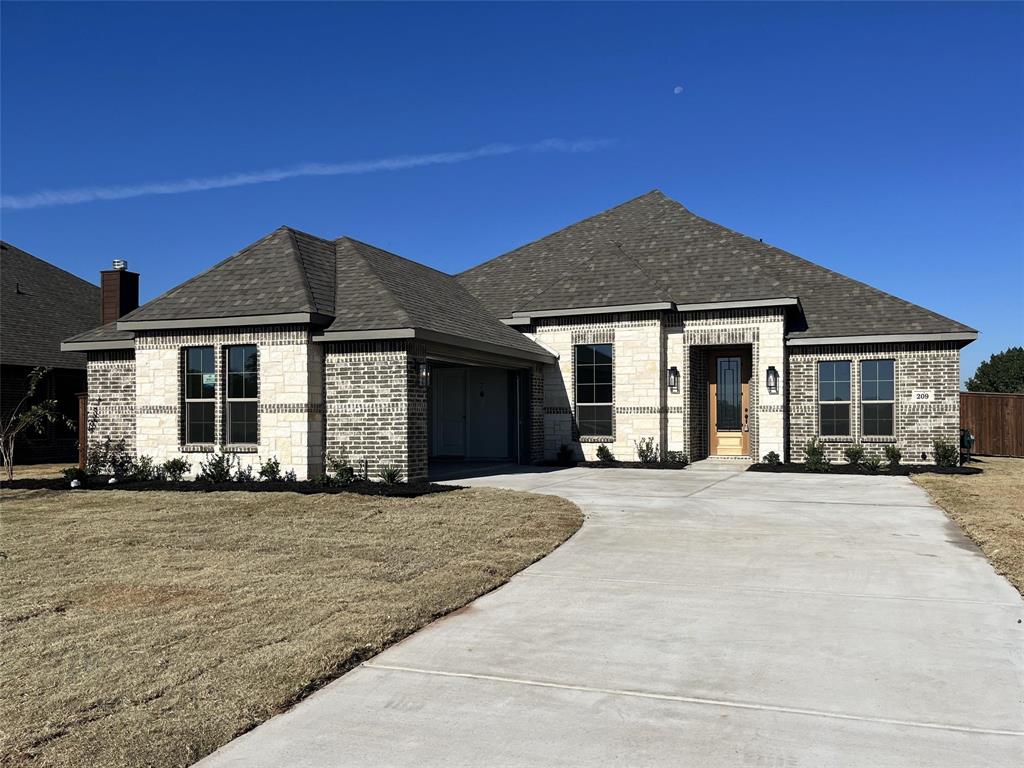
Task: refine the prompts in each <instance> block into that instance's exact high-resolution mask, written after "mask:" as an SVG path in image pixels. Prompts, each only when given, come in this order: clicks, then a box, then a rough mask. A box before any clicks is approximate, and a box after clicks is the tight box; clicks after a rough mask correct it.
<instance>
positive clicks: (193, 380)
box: [182, 347, 217, 445]
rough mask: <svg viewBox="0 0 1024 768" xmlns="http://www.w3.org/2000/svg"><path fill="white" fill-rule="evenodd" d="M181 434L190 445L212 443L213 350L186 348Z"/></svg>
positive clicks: (215, 380) (213, 407)
mask: <svg viewBox="0 0 1024 768" xmlns="http://www.w3.org/2000/svg"><path fill="white" fill-rule="evenodd" d="M184 357H185V365H184V377H185V413H184V414H183V420H184V425H183V427H184V428H183V430H182V432H183V434H184V437H185V442H186V443H188V444H190V445H197V444H210V443H213V442H214V441H215V440H216V429H215V427H216V405H217V372H216V370H215V367H214V358H213V347H186V348H185V350H184Z"/></svg>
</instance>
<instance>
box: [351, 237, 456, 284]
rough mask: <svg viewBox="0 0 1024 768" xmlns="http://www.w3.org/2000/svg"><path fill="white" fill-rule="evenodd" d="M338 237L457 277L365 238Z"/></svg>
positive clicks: (452, 276) (445, 274)
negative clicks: (369, 241) (367, 240)
mask: <svg viewBox="0 0 1024 768" xmlns="http://www.w3.org/2000/svg"><path fill="white" fill-rule="evenodd" d="M337 239H338V240H351V241H352V242H353V243H359V244H360V245H365V246H366V247H367V248H373V249H374V250H375V251H381V252H382V253H386V254H388V256H394V257H395V258H396V259H401V260H402V261H407V262H409V263H410V264H415V265H416V266H417V267H422V268H423V269H429V270H430V271H431V272H436V273H437V274H439V275H444V276H445V277H450V278H452V279H455V277H456V275H453V274H452V273H451V272H445V271H444V270H441V269H438V268H437V267H432V266H430V265H429V264H424V263H423V262H422V261H416V259H410V258H409V257H408V256H403V255H402V254H400V253H395V252H394V251H389V250H388V249H387V248H381V247H380V246H379V245H374V244H373V243H368V242H366V241H365V240H360V239H359V238H357V237H352V236H351V235H341V236H340V237H339V238H337Z"/></svg>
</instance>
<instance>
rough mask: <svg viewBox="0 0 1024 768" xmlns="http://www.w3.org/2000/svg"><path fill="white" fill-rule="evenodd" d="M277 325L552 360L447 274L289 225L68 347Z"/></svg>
mask: <svg viewBox="0 0 1024 768" xmlns="http://www.w3.org/2000/svg"><path fill="white" fill-rule="evenodd" d="M283 323H308V324H310V325H311V326H313V327H314V328H315V329H316V331H315V333H316V335H315V338H316V339H317V340H321V341H331V340H355V339H386V338H422V339H424V340H432V341H437V342H444V343H451V344H456V345H465V346H472V347H476V348H478V349H485V350H490V351H493V352H502V353H506V354H511V355H514V356H520V357H527V358H530V359H535V360H548V359H550V358H551V357H552V356H551V354H550V353H549V352H548V351H547V350H545V349H544V348H542V347H541V346H539V345H538V344H536V343H535V342H534V341H532V340H530V339H528V338H526V337H525V336H523V335H522V334H520V333H519V332H517V331H515V330H513V329H511V328H509V327H507V326H506V325H505V324H504V323H502V322H501V321H500V320H499V319H498V318H496V317H495V316H494V315H492V314H491V313H490V312H489V311H488V310H487V309H485V308H484V306H483V305H482V304H481V303H480V302H479V300H477V299H476V298H475V297H474V296H473V295H472V294H470V293H469V292H468V291H467V290H466V289H465V288H463V287H462V286H461V285H460V284H459V282H458V281H457V280H456V279H455V278H454V277H452V276H451V275H446V274H445V273H443V272H438V271H437V270H435V269H431V268H430V267H426V266H424V265H422V264H418V263H416V262H414V261H409V260H408V259H404V258H402V257H401V256H396V255H395V254H393V253H389V252H388V251H385V250H382V249H380V248H376V247H374V246H372V245H368V244H366V243H362V242H360V241H358V240H354V239H352V238H349V237H341V238H338V239H337V240H334V241H331V240H325V239H323V238H320V237H316V236H315V235H310V234H307V233H305V232H299V231H297V230H294V229H292V228H290V227H281V228H280V229H277V230H275V231H273V232H272V233H270V234H269V235H267V236H266V237H263V238H261V239H260V240H257V241H256V242H255V243H253V244H252V245H249V246H247V247H246V248H243V249H242V250H241V251H239V252H238V253H236V254H234V255H233V256H231V257H229V258H227V259H225V260H223V261H221V262H220V263H218V264H216V265H214V266H213V267H211V268H210V269H208V270H206V271H205V272H203V273H201V274H199V275H197V276H196V277H194V278H192V279H190V280H187V281H185V282H184V283H182V284H181V285H179V286H177V287H175V288H172V289H171V290H169V291H167V292H166V293H164V294H162V295H160V296H158V297H157V298H155V299H153V300H152V301H149V302H147V303H146V304H144V305H143V306H141V307H139V308H138V309H136V310H134V311H133V312H129V313H128V314H126V315H125V316H124V317H122V318H120V320H118V321H117V323H112V324H110V325H107V326H104V327H102V328H98V329H95V330H93V331H90V332H88V333H84V334H80V335H78V336H76V337H74V338H71V339H67V340H66V345H67V347H68V348H72V349H82V350H88V349H101V348H116V347H119V346H130V345H131V340H132V339H133V338H134V333H135V332H136V331H141V330H147V329H159V328H192V327H202V326H211V327H212V326H223V325H269V324H283Z"/></svg>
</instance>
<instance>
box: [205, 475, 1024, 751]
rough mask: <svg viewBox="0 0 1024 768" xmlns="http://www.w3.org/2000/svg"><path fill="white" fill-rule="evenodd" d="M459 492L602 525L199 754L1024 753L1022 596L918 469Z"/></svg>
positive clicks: (617, 479) (503, 481)
mask: <svg viewBox="0 0 1024 768" xmlns="http://www.w3.org/2000/svg"><path fill="white" fill-rule="evenodd" d="M460 482H461V483H463V484H474V485H493V486H501V487H508V488H520V489H524V490H535V491H538V492H540V493H554V494H558V495H560V496H565V497H567V498H569V499H572V500H573V501H575V502H576V503H577V504H579V505H580V506H581V507H582V508H583V510H584V511H585V512H586V513H587V515H588V519H587V522H586V523H585V524H584V526H583V528H582V529H581V530H580V532H579V533H577V534H576V536H574V537H573V538H572V539H571V540H570V541H569V542H567V543H566V544H565V545H564V546H562V547H561V548H560V549H558V550H557V551H555V552H554V553H553V554H552V555H550V556H549V557H547V558H545V559H544V560H542V561H540V562H539V563H537V564H536V565H534V566H532V567H530V568H528V569H527V570H526V571H524V572H523V573H521V574H519V575H518V576H516V577H515V578H513V579H512V581H511V582H509V584H508V585H506V586H505V587H503V588H502V589H499V590H497V591H495V592H493V593H491V594H490V595H487V596H485V597H482V598H481V599H479V600H477V601H476V602H474V603H472V604H471V605H469V606H467V607H466V608H464V609H463V610H461V611H459V612H458V613H456V614H453V615H452V616H449V617H447V618H445V619H442V620H440V621H438V622H435V623H434V624H432V625H431V626H429V627H427V628H426V629H424V630H422V631H420V632H419V633H417V634H416V635H414V636H413V637H411V638H409V639H407V640H405V641H404V642H402V643H400V644H398V645H396V646H394V647H392V648H391V649H389V650H388V651H385V652H384V653H382V654H381V655H380V656H378V657H376V658H375V659H373V660H371V661H370V662H368V663H367V664H364V665H363V666H362V667H360V668H358V669H356V670H354V671H353V672H351V673H349V674H348V675H346V676H344V677H343V678H341V679H340V680H338V681H336V682H334V683H332V684H331V685H329V686H327V687H326V688H324V689H323V690H321V691H319V692H318V693H316V694H314V695H313V696H312V697H310V698H309V699H307V700H306V701H304V702H302V703H301V704H299V705H298V706H296V707H295V708H294V709H292V710H291V711H289V712H287V713H285V714H284V715H281V716H278V717H275V718H273V719H272V720H270V721H269V722H267V723H265V724H264V725H262V726H260V727H259V728H257V729H255V730H254V731H252V732H251V733H248V734H246V735H245V736H242V737H241V738H239V739H237V740H235V741H234V742H232V743H230V744H228V745H227V746H225V747H223V748H222V749H220V750H219V751H218V752H216V753H214V754H213V755H211V756H210V757H209V758H207V759H206V760H204V761H202V762H201V763H200V765H202V766H204V768H215V767H221V766H245V767H246V768H255V767H258V766H289V767H290V768H300V767H301V766H348V765H351V766H408V765H417V766H421V765H436V766H552V765H578V766H592V765H594V766H623V765H629V766H642V765H643V766H646V765H665V766H814V767H815V768H820V767H821V766H871V768H878V767H880V766H901V768H902V767H903V766H915V767H920V766H957V767H958V768H963V767H964V766H979V767H984V768H997V767H999V766H1006V767H1007V768H1010V767H1012V768H1020V766H1021V765H1024V624H1021V623H1020V621H1021V620H1022V619H1024V601H1022V600H1021V598H1020V596H1019V595H1018V594H1017V592H1016V591H1015V590H1014V589H1013V588H1012V587H1011V586H1010V585H1009V583H1008V582H1006V581H1005V580H1004V579H1002V578H1001V577H999V576H997V575H996V574H995V572H994V571H993V570H992V568H991V566H989V564H988V563H987V562H986V561H985V559H984V557H982V555H981V554H980V553H979V552H978V551H977V550H976V549H975V547H974V546H973V545H972V544H971V543H970V542H969V541H968V540H966V539H965V538H964V537H963V536H962V535H961V533H960V532H959V529H958V528H956V526H955V525H953V524H952V523H950V522H949V521H948V520H947V519H946V517H945V516H944V515H943V513H942V512H941V511H940V510H938V509H936V508H935V507H934V506H932V505H931V504H930V503H929V501H928V498H927V496H926V495H925V493H924V492H923V491H922V490H920V489H919V488H918V487H917V486H915V485H914V484H913V483H911V482H910V481H909V480H906V479H904V478H868V477H853V476H831V477H822V476H803V475H765V474H754V473H735V472H723V471H700V470H692V469H688V470H685V471H681V472H680V471H646V470H620V469H567V470H560V471H556V472H539V473H522V474H510V475H504V476H498V477H488V478H480V479H476V480H472V481H460Z"/></svg>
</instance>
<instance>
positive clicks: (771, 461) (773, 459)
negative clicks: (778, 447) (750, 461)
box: [761, 451, 782, 467]
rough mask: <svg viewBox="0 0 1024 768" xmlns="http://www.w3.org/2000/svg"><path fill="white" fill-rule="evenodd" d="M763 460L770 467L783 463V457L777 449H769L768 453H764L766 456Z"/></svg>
mask: <svg viewBox="0 0 1024 768" xmlns="http://www.w3.org/2000/svg"><path fill="white" fill-rule="evenodd" d="M761 461H763V462H764V463H765V464H767V465H768V466H769V467H777V466H779V465H780V464H781V463H782V457H781V456H779V454H777V453H776V452H775V451H768V453H766V454H765V455H764V458H763V459H761Z"/></svg>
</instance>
